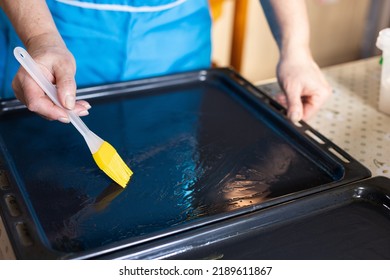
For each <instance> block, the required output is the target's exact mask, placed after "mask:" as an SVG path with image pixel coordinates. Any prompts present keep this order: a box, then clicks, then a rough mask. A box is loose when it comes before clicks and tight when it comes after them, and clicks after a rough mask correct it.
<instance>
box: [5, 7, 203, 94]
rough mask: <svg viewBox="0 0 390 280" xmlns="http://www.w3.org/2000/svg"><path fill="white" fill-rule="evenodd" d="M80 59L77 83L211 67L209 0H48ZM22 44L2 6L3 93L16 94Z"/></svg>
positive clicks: (64, 35)
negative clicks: (18, 49) (16, 54)
mask: <svg viewBox="0 0 390 280" xmlns="http://www.w3.org/2000/svg"><path fill="white" fill-rule="evenodd" d="M47 4H48V6H49V9H50V10H51V13H52V15H53V18H54V21H55V23H56V26H57V28H58V30H59V32H60V34H61V35H62V37H63V39H64V41H65V43H66V45H67V47H68V49H69V50H70V51H71V52H72V54H73V55H74V57H75V59H76V63H77V71H76V82H77V85H78V87H86V86H91V85H98V84H107V83H113V82H118V81H125V80H131V79H138V78H145V77H151V76H157V75H162V74H169V73H177V72H182V71H189V70H196V69H201V68H206V67H209V66H210V64H211V38H210V37H211V36H210V33H211V18H210V13H209V9H208V1H207V0H97V1H93V0H47ZM17 45H22V44H21V43H20V40H19V39H18V38H17V36H16V34H15V32H14V30H13V28H12V26H11V24H10V23H9V22H8V20H7V19H6V16H5V15H4V13H3V12H2V11H1V10H0V91H1V92H0V97H1V98H10V97H14V95H13V91H12V88H11V82H12V79H13V77H14V75H15V73H16V71H17V69H18V68H19V65H18V63H17V62H16V60H15V59H14V58H13V55H12V51H13V48H14V47H15V46H17Z"/></svg>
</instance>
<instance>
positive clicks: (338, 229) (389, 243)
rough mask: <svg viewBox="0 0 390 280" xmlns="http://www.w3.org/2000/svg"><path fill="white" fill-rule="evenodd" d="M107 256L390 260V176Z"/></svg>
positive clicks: (135, 257) (129, 257) (205, 258)
mask: <svg viewBox="0 0 390 280" xmlns="http://www.w3.org/2000/svg"><path fill="white" fill-rule="evenodd" d="M105 257H106V258H119V259H126V258H127V259H140V258H142V259H183V260H186V259H187V260H188V259H203V260H208V259H239V260H248V259H249V260H262V259H264V260H270V259H272V260H359V259H361V260H389V259H390V179H389V178H387V177H374V178H370V179H367V180H363V181H360V182H357V183H351V184H349V185H346V186H342V187H340V188H333V189H329V190H326V191H323V192H319V193H316V194H313V195H310V196H306V197H304V198H301V199H298V200H295V201H288V202H286V203H283V204H280V205H275V206H271V207H268V208H265V209H261V210H259V211H255V212H252V213H248V214H244V215H241V216H238V217H234V218H232V219H230V220H228V221H222V222H220V223H219V224H216V225H213V224H211V225H207V226H205V227H203V228H198V229H195V230H193V231H192V232H187V233H182V234H179V235H177V236H175V237H167V238H165V239H163V240H157V241H155V242H151V243H149V244H145V245H141V246H139V247H137V248H131V249H127V250H123V251H119V252H115V253H114V254H111V255H107V256H105Z"/></svg>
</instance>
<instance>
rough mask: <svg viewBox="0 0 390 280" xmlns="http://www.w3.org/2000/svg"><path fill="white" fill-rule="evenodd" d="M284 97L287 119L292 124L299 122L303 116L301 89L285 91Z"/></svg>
mask: <svg viewBox="0 0 390 280" xmlns="http://www.w3.org/2000/svg"><path fill="white" fill-rule="evenodd" d="M286 95H287V101H288V111H287V117H288V118H289V119H290V120H291V121H292V122H299V121H300V120H301V119H302V116H303V106H302V100H301V89H300V88H299V87H293V88H290V89H286Z"/></svg>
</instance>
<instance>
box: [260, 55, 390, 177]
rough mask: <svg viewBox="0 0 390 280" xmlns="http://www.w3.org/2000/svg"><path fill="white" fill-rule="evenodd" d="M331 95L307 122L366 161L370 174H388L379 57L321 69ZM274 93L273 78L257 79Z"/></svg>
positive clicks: (388, 134) (388, 123) (389, 127)
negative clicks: (379, 101) (380, 99)
mask: <svg viewBox="0 0 390 280" xmlns="http://www.w3.org/2000/svg"><path fill="white" fill-rule="evenodd" d="M322 70H323V72H324V74H325V76H326V78H327V79H328V81H329V83H330V84H331V86H332V88H333V96H332V97H331V98H330V100H329V101H328V102H327V103H326V104H325V106H323V107H322V108H321V110H320V112H319V113H318V114H317V115H316V116H315V117H313V118H312V119H311V120H310V121H308V124H309V125H310V126H311V127H313V128H314V129H315V130H317V131H318V132H319V133H321V134H322V135H324V136H325V137H326V138H328V139H329V140H331V141H332V142H333V143H335V144H336V145H337V146H339V147H340V148H341V149H343V150H344V151H346V152H347V153H349V154H350V155H351V156H352V157H354V158H355V159H356V160H358V161H359V162H361V163H362V164H363V165H365V166H366V167H367V168H368V169H370V171H371V172H372V176H379V175H381V176H386V177H390V116H389V115H386V114H383V113H381V112H379V111H378V109H377V108H378V97H379V86H380V75H381V66H380V64H379V57H372V58H368V59H363V60H358V61H354V62H350V63H345V64H340V65H336V66H331V67H327V68H323V69H322ZM258 87H259V88H260V89H261V90H263V91H264V92H266V93H268V94H269V95H271V96H273V95H275V94H276V93H278V92H280V88H279V86H278V85H277V83H276V82H275V80H268V81H265V82H260V83H258Z"/></svg>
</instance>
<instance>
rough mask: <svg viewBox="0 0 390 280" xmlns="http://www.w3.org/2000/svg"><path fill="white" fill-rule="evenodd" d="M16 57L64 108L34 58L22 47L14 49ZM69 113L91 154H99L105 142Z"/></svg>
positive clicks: (54, 88) (44, 89)
mask: <svg viewBox="0 0 390 280" xmlns="http://www.w3.org/2000/svg"><path fill="white" fill-rule="evenodd" d="M14 56H15V58H16V59H17V60H18V61H19V63H20V64H21V65H22V66H23V68H24V69H25V70H26V71H27V72H28V73H29V74H30V76H31V77H32V78H33V79H34V81H35V82H36V83H37V84H38V85H39V86H40V87H41V89H42V90H43V91H44V92H45V93H46V95H47V96H48V97H49V98H50V99H51V100H52V101H53V103H54V104H56V105H57V106H59V107H61V108H64V107H63V106H62V105H61V103H60V102H59V100H58V95H57V88H56V86H55V85H53V84H52V83H51V82H50V81H49V80H48V79H47V78H46V77H45V75H43V73H42V71H41V69H40V68H39V66H38V65H37V64H36V63H35V61H34V60H33V59H32V57H31V56H30V55H29V54H28V52H27V51H26V50H25V49H23V48H21V47H16V48H15V49H14ZM67 113H68V116H69V120H70V122H71V123H72V124H73V125H74V127H75V128H76V129H77V130H78V131H79V132H80V133H81V135H82V136H83V137H84V139H85V141H86V142H87V145H88V147H89V149H90V150H91V153H92V154H94V153H95V152H97V151H98V150H99V148H100V146H101V145H102V144H103V142H104V141H103V140H102V139H101V138H100V137H99V136H97V135H96V134H95V133H93V132H92V131H91V130H89V128H88V127H87V126H86V125H85V123H84V122H83V121H82V120H81V119H80V117H79V116H78V115H76V114H75V113H74V112H73V111H71V110H67Z"/></svg>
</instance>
